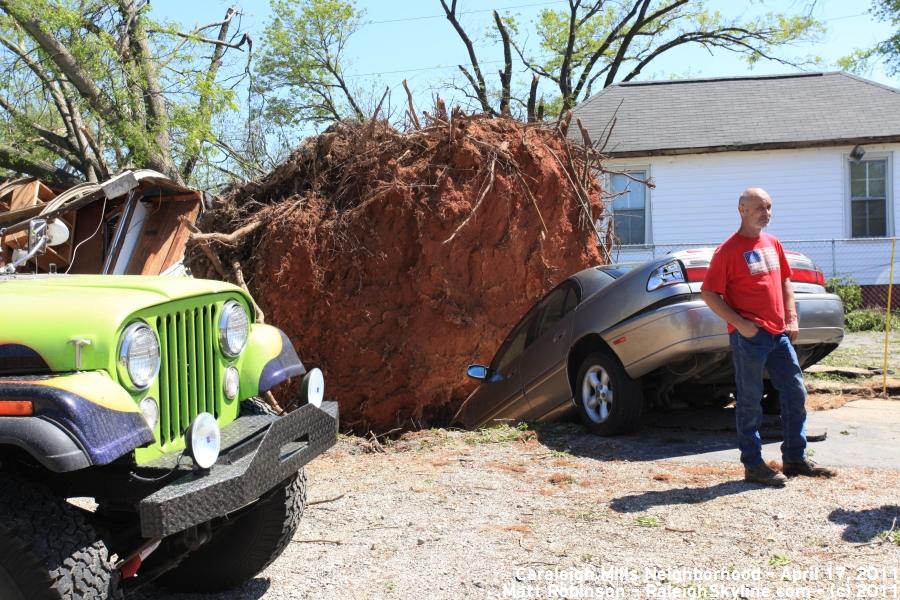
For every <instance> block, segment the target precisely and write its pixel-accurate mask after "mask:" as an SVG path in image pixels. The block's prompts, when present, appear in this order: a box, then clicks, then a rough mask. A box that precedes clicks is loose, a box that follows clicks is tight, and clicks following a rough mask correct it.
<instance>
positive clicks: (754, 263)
mask: <svg viewBox="0 0 900 600" xmlns="http://www.w3.org/2000/svg"><path fill="white" fill-rule="evenodd" d="M744 260H745V261H746V263H747V268H748V269H750V274H751V275H762V274H763V273H772V272H774V271H778V270H779V267H778V262H779V261H778V252H777V251H776V250H775V248H772V247H771V246H767V247H765V248H756V249H755V250H749V251H747V252H744Z"/></svg>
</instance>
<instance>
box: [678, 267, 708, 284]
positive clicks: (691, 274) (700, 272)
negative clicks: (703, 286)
mask: <svg viewBox="0 0 900 600" xmlns="http://www.w3.org/2000/svg"><path fill="white" fill-rule="evenodd" d="M707 270H708V269H707V267H688V268H686V269H685V270H684V274H685V277H686V278H687V280H688V281H689V282H691V283H703V278H704V277H706V271H707Z"/></svg>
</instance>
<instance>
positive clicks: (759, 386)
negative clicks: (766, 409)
mask: <svg viewBox="0 0 900 600" xmlns="http://www.w3.org/2000/svg"><path fill="white" fill-rule="evenodd" d="M730 341H731V353H732V356H733V358H734V380H735V383H736V385H737V389H736V391H735V394H734V395H735V411H734V412H735V419H736V421H737V436H738V448H740V450H741V462H742V463H744V465H745V466H747V467H756V466H759V465H761V464H762V463H763V459H762V443H761V442H760V437H759V426H760V424H761V423H762V416H763V413H762V396H763V372H764V371H768V373H769V381H771V382H772V385H773V386H774V387H775V389H776V390H778V394H779V396H780V399H781V427H782V429H783V431H784V442H783V443H782V444H781V457H782V460H783V461H785V462H798V461H801V460H803V459H804V455H805V450H806V386H805V385H804V384H803V371H802V370H801V369H800V364H799V362H798V361H797V353H796V352H794V347H793V346H792V345H791V340H790V338H789V337H788V336H787V334H785V333H779V334H771V333H769V332H768V331H766V330H765V329H760V330H759V331H758V332H757V333H756V335H755V336H753V337H752V338H749V339H748V338H745V337H744V336H742V335H741V334H740V333H738V332H737V331H733V332H731V334H730Z"/></svg>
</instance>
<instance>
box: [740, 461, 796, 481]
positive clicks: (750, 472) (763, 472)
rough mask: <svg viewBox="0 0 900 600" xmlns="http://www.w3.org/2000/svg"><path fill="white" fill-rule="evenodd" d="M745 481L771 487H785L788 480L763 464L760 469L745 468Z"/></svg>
mask: <svg viewBox="0 0 900 600" xmlns="http://www.w3.org/2000/svg"><path fill="white" fill-rule="evenodd" d="M744 481H749V482H752V483H761V484H762V485H768V486H770V487H784V484H785V483H787V478H786V477H785V476H784V475H782V474H781V473H779V472H778V471H775V470H773V469H772V468H770V467H769V465H767V464H766V463H763V464H761V465H759V466H758V467H744Z"/></svg>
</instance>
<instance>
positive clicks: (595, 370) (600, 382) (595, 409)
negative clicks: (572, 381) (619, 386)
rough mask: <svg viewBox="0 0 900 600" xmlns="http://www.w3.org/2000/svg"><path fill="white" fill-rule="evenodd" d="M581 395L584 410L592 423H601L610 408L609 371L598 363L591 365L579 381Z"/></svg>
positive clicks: (611, 393) (611, 392)
mask: <svg viewBox="0 0 900 600" xmlns="http://www.w3.org/2000/svg"><path fill="white" fill-rule="evenodd" d="M581 397H582V399H583V400H584V412H585V413H587V416H588V418H589V419H590V420H591V421H593V422H594V423H603V422H605V421H606V420H607V419H608V418H609V413H610V411H611V410H612V404H613V390H612V388H611V387H610V385H609V373H607V371H606V369H604V368H603V367H601V366H600V365H593V366H591V368H589V369H588V370H587V373H585V374H584V378H583V379H582V381H581Z"/></svg>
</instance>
